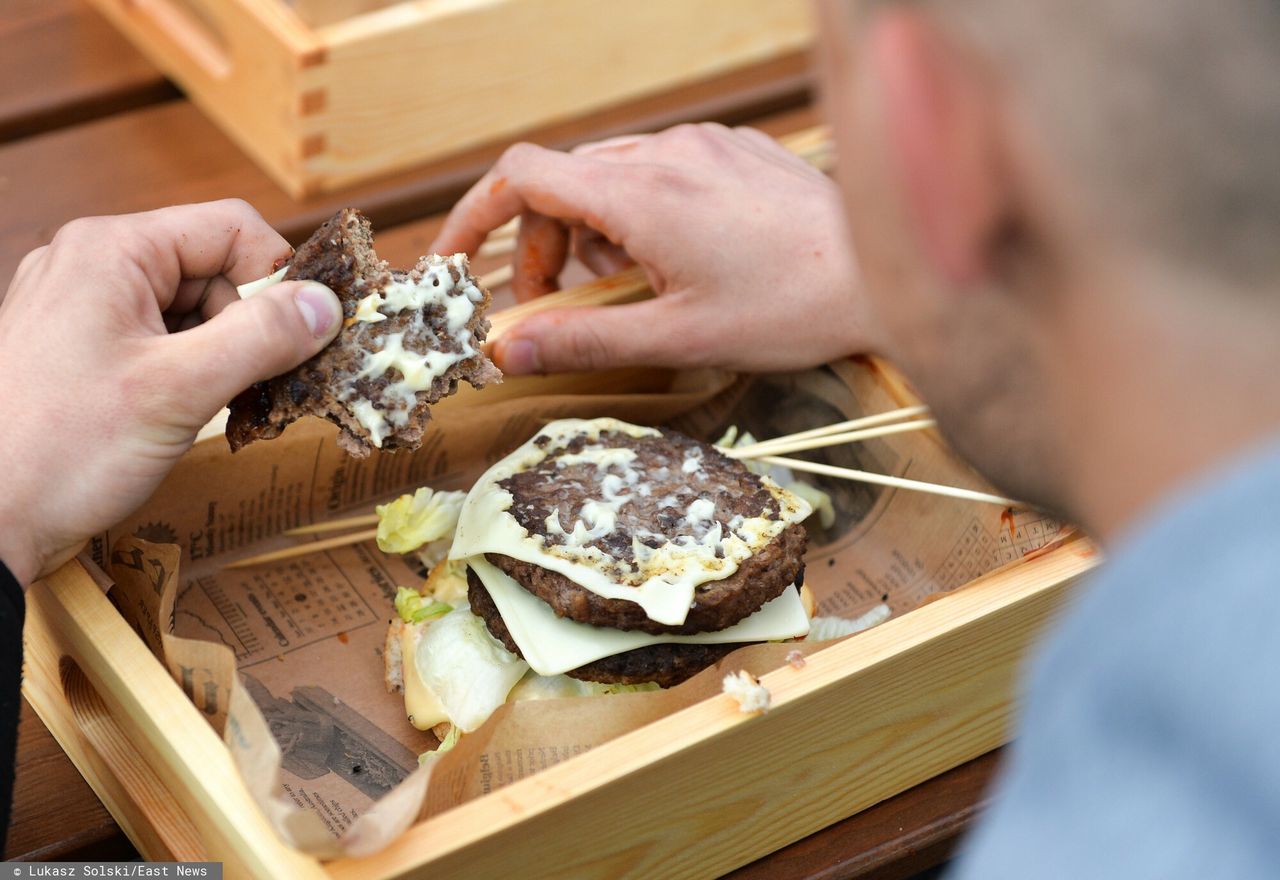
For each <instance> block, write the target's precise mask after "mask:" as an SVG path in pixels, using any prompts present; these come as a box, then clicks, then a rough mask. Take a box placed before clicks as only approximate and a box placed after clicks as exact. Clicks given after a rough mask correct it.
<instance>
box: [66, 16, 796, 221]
mask: <svg viewBox="0 0 1280 880" xmlns="http://www.w3.org/2000/svg"><path fill="white" fill-rule="evenodd" d="M91 2H92V3H93V5H94V6H96V7H97V8H98V9H99V10H101V11H102V12H103V13H104V14H105V15H106V16H107V17H108V18H109V19H111V21H113V22H114V23H115V24H116V26H117V27H119V28H120V29H121V30H122V31H123V32H124V33H125V34H126V35H127V36H128V37H129V39H131V40H132V41H133V43H134V44H135V45H136V46H137V47H138V48H139V49H140V50H141V51H142V52H143V53H144V54H145V55H146V56H147V57H148V58H149V59H150V60H151V61H152V62H153V63H155V64H156V66H158V67H159V68H160V69H161V70H162V71H164V73H165V74H166V75H167V76H169V77H170V78H172V79H173V80H175V81H176V82H178V83H179V84H180V85H181V87H182V88H183V89H184V90H185V91H186V93H187V94H188V95H189V96H190V98H191V99H192V101H194V102H195V103H196V104H197V105H198V106H199V107H200V108H201V109H202V110H203V111H204V112H205V113H207V114H208V115H209V116H210V117H212V118H213V119H214V120H215V122H216V123H217V124H218V125H219V126H220V127H221V128H222V129H223V130H224V131H226V132H227V134H229V135H230V136H231V137H232V138H233V139H234V140H235V141H236V143H237V144H238V145H239V146H240V147H241V148H242V149H243V150H245V152H247V153H248V154H249V155H250V156H252V157H253V158H254V160H255V161H256V162H257V163H258V164H259V165H260V166H262V168H263V169H265V170H266V171H267V172H268V173H269V174H270V175H271V176H272V177H273V178H274V179H275V180H276V181H277V182H278V183H279V184H280V185H281V186H282V187H284V188H285V189H286V190H288V191H289V193H290V194H292V195H293V196H295V197H302V196H304V195H308V194H313V193H317V192H324V191H330V190H334V189H337V188H340V187H342V186H344V185H348V184H352V183H355V182H357V181H362V180H367V179H369V178H372V177H375V176H378V175H381V174H386V173H388V172H391V171H395V170H401V169H405V168H409V167H412V166H414V165H418V164H421V163H423V162H425V161H427V160H430V159H434V158H439V157H443V156H446V155H448V154H451V153H455V152H459V151H461V150H464V149H467V148H469V147H474V146H476V145H479V144H483V143H488V142H493V141H497V140H500V139H505V138H510V137H512V136H514V135H516V134H518V133H519V132H522V131H527V130H530V129H532V128H535V127H539V126H541V125H545V124H550V123H553V122H556V121H559V120H564V119H568V118H572V117H575V116H579V115H582V114H584V113H586V112H588V111H592V110H598V109H601V108H603V107H606V106H608V105H611V104H617V103H621V102H623V101H625V100H627V99H632V98H636V97H639V96H641V95H644V94H646V93H652V92H659V91H667V90H672V89H676V88H678V87H680V86H681V85H682V84H685V83H690V82H695V81H697V80H700V79H705V78H708V77H711V76H713V75H716V74H721V73H724V72H727V71H729V70H732V69H734V68H737V67H741V66H745V65H749V64H753V63H758V62H761V61H764V60H767V59H770V58H774V57H777V56H780V55H784V54H787V53H792V52H795V51H797V50H800V49H803V48H804V47H805V46H807V45H808V44H809V41H810V39H811V33H812V28H811V24H810V21H809V10H808V0H698V2H688V0H645V2H643V3H608V4H602V3H598V2H595V0H404V2H396V0H91Z"/></svg>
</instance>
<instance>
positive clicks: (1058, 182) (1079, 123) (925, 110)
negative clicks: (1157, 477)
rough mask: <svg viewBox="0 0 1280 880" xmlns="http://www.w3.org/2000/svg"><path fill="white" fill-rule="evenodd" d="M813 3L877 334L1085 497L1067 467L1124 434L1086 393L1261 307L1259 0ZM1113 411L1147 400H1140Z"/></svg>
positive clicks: (1274, 177) (1274, 146)
mask: <svg viewBox="0 0 1280 880" xmlns="http://www.w3.org/2000/svg"><path fill="white" fill-rule="evenodd" d="M819 11H820V14H821V16H822V18H823V26H822V27H820V31H821V32H822V33H823V35H824V36H823V41H824V42H823V47H822V48H823V58H824V60H823V76H824V80H823V81H824V86H825V88H826V102H827V110H828V113H829V115H830V116H831V119H832V122H833V124H834V126H835V129H836V135H837V141H838V146H839V164H840V178H841V184H842V187H843V189H844V193H845V199H846V208H847V210H848V213H849V215H850V220H851V222H850V226H851V230H852V234H853V237H854V241H855V246H856V250H857V254H858V259H859V263H860V266H861V269H862V272H863V274H864V277H865V280H866V286H867V294H868V296H870V297H871V299H872V301H873V303H874V305H875V310H876V312H877V315H878V317H879V322H880V324H881V327H882V332H883V337H884V348H885V353H886V354H887V355H888V356H889V357H891V358H892V359H893V360H895V361H896V362H897V363H898V364H899V365H900V366H901V367H902V368H903V369H904V370H906V372H907V373H908V374H909V375H910V376H911V377H912V379H913V380H914V381H915V382H916V383H917V384H918V385H919V386H920V389H921V391H922V393H923V394H924V396H925V398H926V399H927V400H928V401H929V402H930V404H931V405H932V406H933V408H934V409H935V411H936V412H937V414H938V416H939V421H940V423H941V425H942V426H943V428H944V430H946V431H947V433H948V435H949V436H950V438H951V439H952V441H953V442H954V443H955V444H956V446H957V448H958V449H959V450H960V451H961V452H962V453H963V454H965V455H966V456H967V457H968V458H970V460H972V461H973V462H974V463H975V464H977V465H978V466H979V467H980V468H981V469H982V470H984V472H986V473H987V474H989V475H990V476H991V477H992V478H993V479H995V480H996V481H997V482H999V483H1001V484H1002V485H1003V486H1004V487H1005V488H1006V489H1007V490H1008V491H1010V492H1011V493H1014V494H1016V495H1019V496H1021V497H1024V498H1027V499H1029V500H1033V501H1037V502H1040V503H1042V504H1046V505H1048V506H1051V507H1057V508H1060V509H1064V510H1065V511H1066V512H1068V513H1069V514H1071V515H1075V516H1081V515H1085V514H1089V513H1090V511H1089V510H1088V508H1089V506H1090V503H1091V502H1086V501H1084V500H1083V499H1082V498H1081V497H1080V496H1081V493H1082V492H1084V491H1086V490H1084V489H1082V488H1081V485H1082V484H1083V483H1084V482H1087V481H1082V479H1081V474H1080V472H1079V471H1080V470H1081V469H1082V468H1084V467H1086V466H1087V465H1088V462H1089V461H1090V460H1091V458H1097V457H1098V455H1095V454H1094V453H1095V452H1100V450H1092V451H1091V450H1089V448H1088V447H1089V445H1090V444H1091V443H1099V444H1101V443H1107V442H1111V439H1110V438H1112V437H1113V435H1114V436H1115V437H1122V439H1124V440H1125V441H1126V442H1128V441H1129V440H1130V439H1133V440H1134V442H1133V445H1135V446H1136V445H1137V440H1136V437H1137V434H1138V433H1140V431H1139V428H1140V426H1138V425H1137V424H1136V423H1135V425H1134V426H1124V425H1115V424H1112V423H1111V422H1113V421H1115V420H1114V419H1112V417H1111V415H1106V414H1104V413H1111V414H1112V415H1114V413H1115V411H1116V408H1115V407H1111V408H1106V407H1103V408H1099V407H1096V406H1094V405H1093V401H1097V400H1100V399H1103V398H1105V397H1106V396H1107V395H1108V394H1109V393H1112V390H1114V392H1115V393H1117V394H1118V393H1120V392H1119V390H1118V389H1119V388H1121V387H1122V386H1123V383H1117V384H1116V385H1114V386H1110V385H1107V384H1106V383H1105V381H1104V380H1105V378H1106V377H1107V376H1113V377H1114V376H1116V375H1117V374H1119V373H1123V374H1125V375H1129V374H1133V375H1138V374H1141V373H1142V372H1143V371H1147V370H1152V371H1153V372H1152V375H1153V376H1154V375H1156V371H1155V368H1152V367H1149V365H1148V362H1149V361H1150V362H1155V361H1159V360H1160V359H1161V358H1162V357H1163V358H1167V359H1169V366H1168V369H1164V371H1163V372H1160V373H1159V376H1160V377H1161V381H1163V380H1164V379H1165V378H1168V379H1169V380H1170V384H1173V380H1174V378H1175V375H1174V374H1175V372H1176V370H1177V366H1176V362H1175V359H1176V357H1177V355H1178V352H1177V351H1170V350H1169V347H1170V345H1172V346H1173V348H1174V349H1176V348H1177V347H1178V346H1179V345H1180V344H1181V342H1183V341H1188V340H1194V339H1195V338H1196V324H1197V322H1198V321H1200V320H1201V319H1203V320H1204V321H1207V322H1208V323H1207V324H1205V325H1204V327H1203V328H1202V329H1203V331H1204V333H1210V332H1211V333H1216V334H1217V336H1218V338H1219V339H1220V340H1221V341H1222V342H1223V344H1224V345H1225V344H1227V340H1226V338H1225V337H1226V336H1228V335H1234V331H1230V332H1228V331H1226V330H1224V328H1228V327H1232V326H1236V325H1238V326H1240V328H1241V332H1242V333H1244V334H1245V335H1248V333H1250V332H1251V331H1250V329H1249V325H1248V323H1247V321H1248V319H1247V318H1246V315H1248V314H1251V313H1252V314H1253V315H1254V319H1253V324H1254V325H1256V323H1257V321H1256V318H1257V315H1258V314H1264V313H1265V314H1267V315H1268V316H1269V320H1272V321H1273V323H1272V324H1271V326H1272V328H1274V327H1276V326H1277V325H1276V324H1275V323H1274V319H1275V317H1276V316H1277V314H1278V312H1277V310H1278V309H1280V303H1277V300H1278V299H1280V297H1277V296H1276V285H1277V282H1278V281H1280V4H1278V3H1276V2H1274V0H1272V2H1254V0H1223V2H1220V3H1203V2H1197V0H1173V2H1169V0H1135V2H1124V0H1080V2H1076V3H1056V2H1040V0H969V2H955V0H920V2H891V0H880V2H877V0H824V2H823V3H821V4H820V6H819ZM1267 288H1270V290H1268V289H1267ZM1231 320H1235V321H1236V324H1235V325H1233V324H1231V323H1230V321H1231ZM1220 321H1221V326H1219V322H1220ZM1208 324H1213V329H1212V330H1210V329H1209V326H1208ZM1144 328H1145V329H1144ZM1201 335H1203V334H1201ZM1189 344H1192V345H1194V343H1189ZM1162 346H1163V347H1162ZM1185 354H1186V355H1187V356H1188V357H1190V356H1191V355H1192V352H1191V351H1190V350H1188V351H1187V352H1185ZM1250 356H1252V354H1250ZM1091 361H1097V362H1098V363H1091ZM1153 382H1154V380H1153ZM1154 390H1155V389H1153V392H1154ZM1133 412H1134V413H1135V418H1147V420H1148V421H1151V420H1152V419H1151V417H1150V416H1149V415H1148V416H1138V415H1137V414H1139V413H1143V412H1144V410H1143V405H1142V404H1140V403H1139V404H1138V405H1137V406H1135V408H1134V409H1133ZM1091 419H1093V420H1099V423H1098V424H1090V420H1091ZM1102 420H1105V421H1106V423H1105V424H1103V423H1101V421H1102ZM1121 421H1123V419H1121ZM1130 427H1132V430H1130ZM1131 435H1132V438H1131ZM1081 450H1083V451H1081ZM1178 467H1182V468H1184V469H1185V465H1179V466H1178ZM1177 469H1178V468H1177V467H1173V466H1171V467H1170V471H1171V473H1172V472H1173V471H1175V470H1177ZM1148 494H1149V490H1148ZM1086 518H1087V517H1086Z"/></svg>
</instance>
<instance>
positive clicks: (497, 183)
mask: <svg viewBox="0 0 1280 880" xmlns="http://www.w3.org/2000/svg"><path fill="white" fill-rule="evenodd" d="M643 188H644V187H643V185H642V184H640V183H638V182H637V181H636V180H635V179H634V178H633V177H632V176H631V175H628V174H626V173H625V172H620V171H619V168H618V166H617V165H616V164H615V163H610V162H602V161H598V160H596V159H593V158H590V157H588V156H573V155H570V154H568V153H561V152H557V151H555V150H547V149H544V148H542V147H538V146H534V145H533V144H516V145H515V146H513V147H511V148H510V149H508V150H507V151H506V152H505V153H503V154H502V158H500V159H499V160H498V162H497V164H495V165H494V166H493V169H492V170H491V171H490V172H489V173H488V174H486V175H485V176H484V177H482V178H480V181H479V182H478V183H476V185H475V186H473V187H472V188H471V189H470V190H469V191H468V192H467V194H466V195H464V196H463V197H462V199H461V200H460V201H459V202H458V204H457V205H456V206H455V207H454V209H453V211H451V212H450V214H449V218H448V219H447V220H446V221H445V224H444V227H443V228H442V229H441V230H440V234H439V235H438V236H436V240H435V241H434V242H433V243H432V245H431V251H433V252H434V253H438V254H450V253H457V252H459V251H465V252H466V253H469V254H470V253H474V252H475V250H476V248H478V247H479V246H480V244H481V243H482V242H483V241H484V239H485V237H486V236H487V235H488V234H489V233H490V232H491V231H492V230H494V229H497V228H498V227H499V226H501V225H502V224H503V223H506V222H507V221H508V220H510V219H511V218H512V217H515V216H516V215H518V214H521V213H523V212H525V211H534V212H536V213H539V214H543V215H545V216H547V217H554V218H555V219H557V220H561V221H564V222H568V223H585V224H586V225H588V226H590V227H592V228H593V229H598V230H599V231H600V232H602V233H604V234H605V235H607V236H608V237H609V238H611V239H613V240H614V241H622V240H623V239H624V238H625V236H626V231H627V229H626V217H627V214H626V212H625V211H624V210H620V209H621V208H623V207H624V206H626V205H627V204H629V203H630V202H631V201H633V200H634V197H636V196H638V195H641V194H642V192H640V190H643Z"/></svg>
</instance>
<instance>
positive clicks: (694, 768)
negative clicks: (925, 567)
mask: <svg viewBox="0 0 1280 880" xmlns="http://www.w3.org/2000/svg"><path fill="white" fill-rule="evenodd" d="M1090 556H1091V552H1084V551H1083V550H1082V548H1081V547H1066V548H1062V549H1061V550H1059V551H1057V552H1056V553H1055V554H1050V555H1047V556H1046V557H1045V558H1044V559H1042V560H1036V562H1038V563H1040V564H1039V565H1037V566H1035V569H1036V573H1035V574H1034V575H1031V577H1030V578H1028V577H1027V574H1028V573H1025V572H1018V573H1016V574H1015V573H1013V572H1011V571H1006V572H1005V573H1004V574H1002V575H1000V576H999V577H996V578H994V579H993V580H992V581H990V582H989V583H986V584H982V585H978V586H975V587H970V588H968V589H966V590H964V591H962V592H961V593H958V594H955V595H953V596H949V597H947V598H946V599H944V600H941V601H938V602H935V603H933V604H931V605H928V606H925V607H924V608H922V609H919V610H917V611H915V612H912V614H910V615H906V616H904V617H903V618H900V619H898V620H896V621H890V622H889V623H886V624H883V625H882V626H881V627H878V628H877V629H876V630H873V631H871V632H870V633H867V634H864V635H863V636H859V637H858V639H855V640H851V641H849V642H845V643H842V644H841V645H837V646H835V647H833V648H830V649H827V650H826V651H822V652H820V653H818V654H815V655H813V656H811V657H810V660H809V663H808V664H807V666H806V667H805V668H804V669H803V670H792V669H789V668H784V669H781V670H778V671H776V672H774V673H770V674H769V675H768V676H765V678H764V683H765V684H766V685H767V686H769V687H770V690H771V692H772V693H773V695H774V698H775V701H776V702H777V704H778V705H777V708H775V709H774V710H772V711H771V712H769V713H768V714H766V715H763V716H760V717H756V718H748V717H745V716H742V715H741V714H740V713H737V712H736V709H735V707H734V706H733V704H732V703H731V702H729V701H728V700H727V699H726V700H719V699H717V700H708V701H705V702H703V703H700V704H698V705H696V706H693V707H691V708H690V709H687V710H685V711H683V712H680V713H677V714H676V715H674V716H670V717H668V718H665V719H662V720H660V721H658V722H655V723H653V724H650V725H648V726H646V727H645V728H643V729H641V730H638V731H636V732H634V733H632V734H628V735H627V736H625V737H622V738H620V739H618V740H614V741H613V742H611V743H609V744H607V745H605V746H602V747H600V748H599V749H596V750H595V751H593V752H590V753H588V754H586V755H583V756H580V757H578V758H574V759H573V760H571V761H569V762H566V763H564V764H561V765H557V766H556V767H552V768H549V769H548V770H544V771H542V772H541V773H539V774H538V775H537V776H534V777H531V778H529V779H526V780H523V781H522V782H519V783H516V784H515V785H512V786H509V787H507V788H505V789H502V790H501V791H499V792H496V793H495V794H493V795H490V796H489V797H486V798H482V799H481V800H479V801H474V802H472V803H469V804H466V805H463V806H462V807H459V808H457V809H455V810H453V811H451V812H448V813H445V814H443V815H441V816H438V817H436V818H435V819H433V820H431V821H430V822H427V823H423V824H421V825H419V826H417V827H415V828H413V829H410V831H409V832H408V833H407V834H406V835H405V837H404V838H402V839H401V840H400V841H398V842H397V843H396V844H393V846H392V847H391V848H390V849H388V850H387V851H385V852H384V853H382V854H380V855H378V856H375V857H373V858H370V859H365V860H345V861H339V862H334V863H331V864H330V865H329V871H330V873H331V874H332V875H333V876H334V877H340V878H353V880H354V878H358V877H402V876H403V877H408V876H428V875H430V876H455V875H457V876H466V877H469V878H471V877H475V878H489V877H492V878H508V877H510V876H513V875H518V876H520V877H521V878H522V880H535V878H548V880H551V878H560V877H575V878H601V880H604V878H618V877H629V878H630V877H655V878H657V877H661V878H684V877H687V878H694V877H714V876H718V875H720V874H722V873H724V872H725V871H728V870H731V869H733V868H736V867H739V866H741V865H743V864H746V863H748V862H750V861H752V860H754V859H756V858H758V857H760V856H763V855H765V854H767V853H769V852H772V851H774V850H776V849H778V848H780V847H782V846H785V845H786V844H788V843H791V842H793V841H795V840H798V839H800V838H802V837H804V836H806V835H808V834H811V833H813V832H814V831H815V830H817V829H819V828H823V827H826V826H827V825H829V824H831V823H833V822H836V821H838V820H840V819H842V818H845V817H846V816H849V815H852V814H853V813H855V812H857V811H858V810H861V809H864V808H866V807H868V806H871V805H872V804H874V803H877V802H879V801H881V800H883V799H885V798H888V797H891V796H892V795H894V794H897V793H899V792H901V791H904V790H906V789H907V788H910V787H911V786H913V785H916V784H918V783H920V782H922V781H924V780H926V779H929V778H931V777H933V776H935V775H937V774H938V773H941V772H943V771H945V770H948V769H950V768H952V767H955V766H957V765H959V764H961V763H963V762H965V761H967V760H970V759H971V758H973V757H976V756H978V755H981V754H983V753H985V752H987V751H989V750H991V749H993V748H995V747H996V746H998V745H1000V744H1002V743H1003V742H1005V741H1006V739H1007V737H1008V722H1009V718H1010V714H1011V711H1012V707H1013V705H1014V702H1015V686H1016V676H1017V671H1018V668H1019V666H1020V661H1021V659H1022V658H1023V657H1024V656H1025V654H1026V651H1027V649H1028V647H1029V645H1030V644H1031V643H1032V640H1033V639H1034V638H1035V636H1036V634H1038V633H1039V632H1040V631H1041V630H1042V628H1043V627H1044V625H1045V623H1046V622H1047V621H1048V620H1049V619H1050V618H1051V617H1052V616H1053V614H1054V613H1055V611H1056V609H1057V608H1058V607H1059V606H1060V604H1061V601H1062V599H1063V597H1064V596H1065V594H1066V593H1067V591H1068V589H1069V587H1070V586H1071V584H1072V583H1073V582H1074V581H1075V580H1076V578H1078V577H1079V576H1080V575H1081V574H1083V573H1084V572H1085V571H1087V570H1088V569H1089V568H1090V567H1091V566H1092V565H1093V560H1092V559H1091V558H1090ZM850 667H852V669H851V668H850ZM432 854H436V855H435V857H433V856H432Z"/></svg>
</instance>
